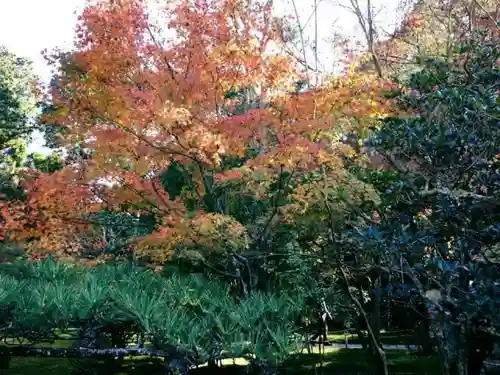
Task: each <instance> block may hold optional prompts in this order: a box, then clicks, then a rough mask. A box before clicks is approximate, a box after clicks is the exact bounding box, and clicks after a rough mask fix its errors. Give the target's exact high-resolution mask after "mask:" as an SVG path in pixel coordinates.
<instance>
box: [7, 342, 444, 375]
mask: <svg viewBox="0 0 500 375" xmlns="http://www.w3.org/2000/svg"><path fill="white" fill-rule="evenodd" d="M386 354H387V359H388V362H389V369H390V371H391V372H393V373H394V372H397V373H402V374H403V373H404V374H415V375H417V374H418V375H426V374H428V375H436V374H439V359H438V358H437V357H436V356H419V355H416V354H414V353H410V352H407V351H404V350H393V351H390V350H389V351H386ZM319 362H320V361H319V354H318V353H317V349H316V350H315V351H314V352H313V353H312V354H301V355H298V356H297V357H296V358H293V359H291V360H290V361H288V362H287V363H286V364H285V367H286V370H287V371H286V373H287V374H294V375H305V374H314V368H315V366H319ZM241 364H244V361H240V360H237V361H236V365H241ZM224 365H225V366H228V367H227V368H224V369H222V370H221V371H220V373H227V374H228V375H229V374H236V373H239V372H240V371H237V370H236V368H235V367H234V366H233V361H232V360H226V361H225V363H224ZM158 366H159V365H158V364H156V365H155V364H153V363H151V362H150V361H149V360H146V359H144V360H139V361H136V360H127V361H126V364H125V366H124V368H123V372H121V373H115V374H111V373H110V374H107V375H130V374H133V375H146V374H147V375H155V374H161V373H162V372H161V371H159V370H161V369H160V368H159V367H158ZM373 366H374V364H373V363H372V361H371V358H370V357H369V356H368V355H367V354H366V353H365V352H363V351H362V350H356V349H333V348H326V352H325V357H324V361H323V367H324V373H325V374H349V373H363V372H365V371H366V373H370V372H372V371H373V368H374V367H373ZM370 370H371V371H370ZM193 372H194V373H197V374H200V375H202V374H207V372H206V371H204V369H203V368H199V369H198V370H196V371H193ZM242 373H243V372H242ZM32 374H36V375H72V373H71V366H70V362H69V360H68V359H65V358H13V359H12V363H11V368H10V369H9V370H4V371H2V375H32Z"/></svg>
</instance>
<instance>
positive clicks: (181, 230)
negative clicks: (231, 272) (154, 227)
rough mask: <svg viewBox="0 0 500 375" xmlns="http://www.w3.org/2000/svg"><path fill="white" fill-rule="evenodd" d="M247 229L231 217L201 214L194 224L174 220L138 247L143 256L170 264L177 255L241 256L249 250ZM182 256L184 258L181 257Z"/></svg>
mask: <svg viewBox="0 0 500 375" xmlns="http://www.w3.org/2000/svg"><path fill="white" fill-rule="evenodd" d="M248 244H249V238H248V234H247V232H246V229H245V227H244V226H243V225H242V224H241V223H239V222H237V221H236V220H234V219H233V218H232V217H230V216H226V215H222V214H216V213H208V214H206V213H200V214H198V215H197V216H195V217H194V218H192V219H190V220H174V221H170V220H169V222H168V223H166V225H164V226H162V227H160V228H159V229H158V231H156V232H155V233H153V234H151V235H149V236H146V237H144V238H142V239H140V241H138V243H137V244H136V251H137V253H138V254H139V255H140V256H145V257H148V258H152V259H154V260H155V261H161V262H163V261H166V260H168V259H169V258H170V257H172V256H173V255H174V254H176V252H177V254H178V255H181V256H182V255H183V254H182V253H183V252H190V253H192V254H191V257H193V256H192V255H193V253H197V257H198V258H199V259H204V258H205V257H208V256H209V254H210V253H216V254H226V253H231V252H240V251H242V250H244V249H246V248H247V247H248ZM179 252H180V254H179Z"/></svg>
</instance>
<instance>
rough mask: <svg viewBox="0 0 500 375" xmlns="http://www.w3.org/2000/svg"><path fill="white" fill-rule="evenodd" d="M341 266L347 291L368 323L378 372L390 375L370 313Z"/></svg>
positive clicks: (367, 327) (382, 374)
mask: <svg viewBox="0 0 500 375" xmlns="http://www.w3.org/2000/svg"><path fill="white" fill-rule="evenodd" d="M339 268H340V272H341V273H342V277H343V279H344V281H345V285H346V289H347V293H348V294H349V297H350V298H351V301H352V302H353V303H354V305H355V306H356V308H357V309H358V312H359V314H360V315H361V316H362V318H363V320H364V322H365V324H366V329H367V331H368V338H369V341H370V344H371V346H372V348H373V354H374V356H375V359H376V361H377V362H378V372H379V374H381V375H389V370H388V368H387V358H386V355H385V352H384V350H383V349H382V347H381V346H380V344H379V341H377V339H376V337H375V333H374V331H373V329H372V325H371V322H370V318H369V316H368V314H367V313H366V311H365V309H363V305H362V304H361V302H360V301H359V299H358V298H357V297H356V296H355V295H354V294H353V293H352V291H351V290H350V289H349V281H348V278H347V274H346V272H345V271H344V269H343V268H342V266H340V267H339Z"/></svg>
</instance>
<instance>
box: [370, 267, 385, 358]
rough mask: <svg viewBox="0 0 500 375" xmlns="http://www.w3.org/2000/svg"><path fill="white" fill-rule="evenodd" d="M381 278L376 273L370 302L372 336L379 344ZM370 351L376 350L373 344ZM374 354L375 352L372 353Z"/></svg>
mask: <svg viewBox="0 0 500 375" xmlns="http://www.w3.org/2000/svg"><path fill="white" fill-rule="evenodd" d="M381 285H382V278H381V277H380V275H377V276H376V278H375V280H374V281H373V288H372V304H371V308H372V309H371V310H372V314H371V323H372V324H371V325H372V330H373V338H374V340H375V341H376V342H377V344H378V346H380V305H381V303H382V292H381ZM371 347H372V351H373V350H376V348H375V347H373V345H371ZM374 354H375V353H374Z"/></svg>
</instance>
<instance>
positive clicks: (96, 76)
mask: <svg viewBox="0 0 500 375" xmlns="http://www.w3.org/2000/svg"><path fill="white" fill-rule="evenodd" d="M161 12H162V14H161V16H163V17H164V18H165V19H168V29H169V30H170V31H172V30H175V31H176V34H177V38H172V39H166V38H162V37H161V35H162V34H161V32H160V30H159V29H158V28H157V27H156V26H155V25H154V24H153V22H152V21H151V20H150V18H149V16H148V9H147V7H146V5H145V4H144V3H143V2H142V1H132V0H127V1H119V2H113V1H95V2H92V3H91V4H90V5H88V6H87V7H86V8H85V10H84V11H83V13H82V14H81V16H80V17H79V24H78V28H77V35H76V39H75V47H76V49H75V51H73V52H72V54H71V56H70V57H69V58H68V55H67V54H64V55H62V56H63V57H61V58H60V59H59V58H58V56H57V55H54V56H51V58H53V59H54V62H55V63H57V62H60V63H61V64H62V68H61V69H60V71H59V77H58V83H57V85H56V86H55V87H54V89H53V93H52V95H53V97H52V103H53V105H54V107H55V108H56V109H57V110H55V111H54V112H53V113H52V115H51V119H50V121H51V122H53V123H56V124H57V125H58V126H59V127H61V129H63V130H64V131H62V132H61V135H62V137H63V145H67V146H68V147H75V146H78V148H79V149H80V150H82V152H81V154H80V156H79V157H76V158H74V159H72V162H71V163H68V165H67V166H66V167H65V168H63V169H62V170H59V171H56V172H54V173H51V174H43V173H37V175H36V176H35V177H32V178H29V179H27V181H26V186H25V188H26V191H27V198H26V199H25V200H23V201H16V202H9V203H8V204H6V205H4V207H3V211H2V212H3V218H4V227H5V229H6V231H7V232H8V234H9V236H10V238H12V239H16V240H25V241H26V242H27V244H28V248H29V249H43V250H44V251H46V252H53V253H59V254H62V253H66V254H67V253H70V254H71V253H72V254H75V253H77V252H78V251H80V250H81V249H82V245H83V244H82V242H85V241H82V238H87V237H85V236H82V234H83V233H85V232H88V231H91V227H92V225H91V222H90V220H89V217H90V216H89V215H93V214H96V213H98V212H100V211H102V210H111V211H124V210H125V211H128V212H131V213H135V214H140V215H149V216H151V217H153V218H154V219H155V222H156V226H155V227H156V230H155V231H154V232H153V233H152V234H150V235H147V236H145V237H140V238H137V239H136V241H135V249H136V250H137V252H138V254H140V255H145V256H148V257H152V258H154V259H155V260H157V261H164V260H166V259H168V258H169V257H170V256H171V255H172V253H173V252H174V250H175V249H176V248H178V247H179V246H180V245H183V246H185V247H188V248H189V246H187V244H190V245H191V246H194V247H200V246H201V247H204V248H208V249H212V250H213V249H219V250H220V251H222V252H223V253H224V252H232V251H238V250H243V249H245V248H248V247H249V246H251V244H252V241H254V240H255V238H254V237H259V238H260V237H262V233H259V234H258V235H256V234H255V231H254V232H252V233H249V228H248V226H245V225H244V224H246V223H241V222H239V221H238V220H237V219H236V218H235V216H234V215H229V214H228V207H227V205H226V206H224V204H223V200H222V199H219V198H220V197H217V196H216V195H217V193H216V192H217V191H218V190H220V189H221V187H223V186H228V184H229V185H230V184H237V185H238V186H239V188H238V189H239V190H238V192H237V194H240V196H243V195H245V194H250V195H252V196H254V197H257V198H258V197H259V196H260V198H262V199H263V198H264V196H265V195H266V194H268V193H266V191H267V190H266V189H267V188H268V187H269V186H270V185H271V184H272V183H273V182H274V181H276V179H279V178H281V177H280V176H284V173H287V176H288V179H289V183H290V184H291V185H293V186H294V189H295V193H294V196H293V197H291V198H290V200H289V201H288V202H287V204H285V207H283V208H280V209H279V210H277V209H275V208H276V207H272V209H270V210H268V211H267V212H264V214H263V215H261V217H260V219H259V221H258V222H257V224H261V225H260V229H261V231H264V230H265V231H268V230H269V225H270V224H272V223H275V222H276V220H278V218H280V217H281V218H283V217H286V215H288V218H289V220H293V218H294V217H297V216H301V215H302V211H303V207H302V208H301V206H303V205H308V203H307V202H308V200H310V199H314V198H313V196H314V195H315V194H316V195H317V193H313V190H314V184H316V186H319V184H321V186H323V184H324V181H316V183H314V182H312V180H310V179H309V180H308V181H307V182H306V183H304V184H303V183H302V181H305V180H304V178H306V177H307V176H308V174H310V173H311V172H314V171H316V172H321V173H326V175H327V180H328V181H327V183H328V184H329V185H334V184H339V183H340V182H344V183H347V182H348V181H350V180H351V179H352V176H350V174H349V172H348V171H347V170H345V169H344V167H343V166H344V162H345V160H346V158H349V157H352V156H353V155H354V153H355V151H354V150H353V149H352V148H351V147H349V146H348V145H346V144H344V143H342V142H340V141H339V139H340V138H341V137H342V136H343V135H344V134H345V133H346V132H355V131H358V130H363V129H364V130H365V131H366V130H367V129H368V128H369V127H370V126H372V125H373V122H374V121H375V119H376V118H377V117H381V116H383V115H384V114H387V113H391V112H393V111H394V109H393V108H392V104H391V100H390V99H388V98H387V97H386V96H385V95H384V93H385V92H386V91H387V90H390V89H391V84H390V82H387V81H381V80H380V79H377V78H376V77H374V76H372V75H370V74H357V73H355V72H354V69H351V70H350V71H349V72H348V73H347V74H346V75H345V76H343V77H337V78H333V79H331V80H330V81H329V82H327V83H326V84H325V85H324V86H322V87H310V88H309V89H308V91H307V92H305V93H301V94H297V93H295V92H294V84H295V82H296V81H298V80H300V79H307V77H302V76H301V74H300V72H299V71H298V70H297V68H296V66H295V65H294V62H293V60H292V59H291V58H289V57H287V56H286V55H285V54H281V53H280V45H281V40H280V35H281V32H280V30H279V22H276V20H275V19H274V18H273V17H272V15H271V4H270V3H268V2H264V1H261V2H259V1H257V2H252V4H251V5H248V4H244V2H241V1H235V0H218V1H201V2H196V4H194V5H193V4H190V2H187V1H186V2H180V3H179V4H178V5H176V6H175V7H167V6H165V7H163V8H161ZM248 88H251V89H253V90H254V91H255V92H257V96H256V98H254V100H253V104H252V106H250V108H248V107H247V108H244V109H243V110H240V111H239V113H237V114H235V112H234V111H235V109H236V108H237V107H238V105H241V101H242V99H241V97H239V96H238V95H228V93H231V92H233V93H234V92H236V93H238V92H241V91H242V90H245V89H248ZM173 165H175V166H176V168H178V169H179V170H180V171H181V173H184V174H185V175H188V176H189V181H190V183H189V184H188V185H189V186H187V185H186V186H184V187H183V189H182V192H181V193H180V195H178V196H174V195H172V194H169V193H168V192H167V191H168V188H166V187H165V186H164V184H162V180H161V177H162V173H164V171H165V170H167V169H169V168H170V167H172V166H173ZM277 176H278V177H277ZM306 180H307V179H306ZM311 185H312V186H313V187H311ZM356 189H358V191H357V192H356ZM365 190H366V187H365V186H363V184H361V183H359V184H357V185H353V186H352V188H351V193H350V194H352V195H353V196H354V195H357V194H364V192H365ZM309 195H310V196H309ZM267 198H268V199H269V196H268V197H267ZM236 199H237V198H236ZM210 202H211V203H210ZM278 211H279V212H278ZM277 212H278V214H276V213H277ZM263 228H265V229H263Z"/></svg>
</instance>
